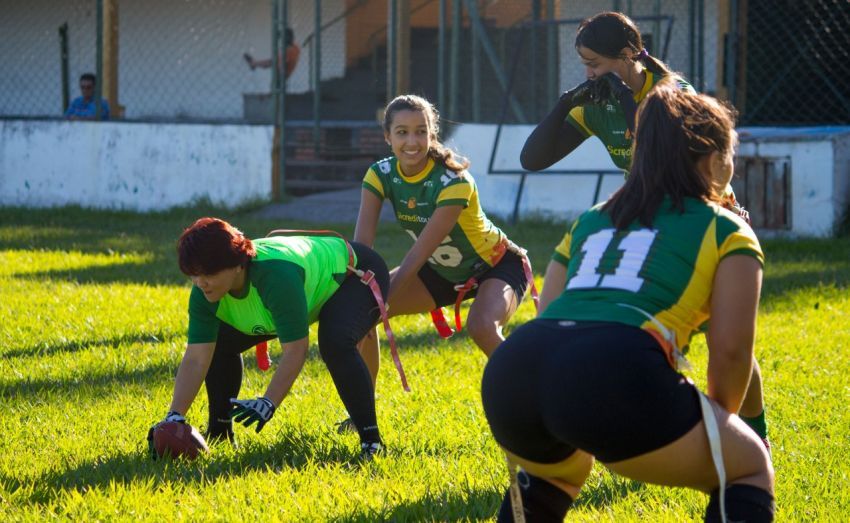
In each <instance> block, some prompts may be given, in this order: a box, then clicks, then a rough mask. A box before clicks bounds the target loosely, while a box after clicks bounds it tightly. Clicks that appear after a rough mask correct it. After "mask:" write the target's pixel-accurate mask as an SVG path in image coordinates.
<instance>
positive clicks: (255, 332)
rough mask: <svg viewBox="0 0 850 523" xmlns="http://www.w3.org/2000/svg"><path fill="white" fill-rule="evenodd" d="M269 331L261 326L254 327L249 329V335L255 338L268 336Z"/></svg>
mask: <svg viewBox="0 0 850 523" xmlns="http://www.w3.org/2000/svg"><path fill="white" fill-rule="evenodd" d="M268 333H269V331H267V330H266V328H265V327H263V326H262V325H254V328H252V329H251V334H253V335H255V336H262V335H263V334H268Z"/></svg>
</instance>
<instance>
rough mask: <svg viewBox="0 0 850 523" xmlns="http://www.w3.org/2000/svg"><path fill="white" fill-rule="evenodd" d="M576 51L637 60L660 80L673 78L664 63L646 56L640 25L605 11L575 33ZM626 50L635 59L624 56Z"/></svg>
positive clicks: (622, 16)
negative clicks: (665, 77)
mask: <svg viewBox="0 0 850 523" xmlns="http://www.w3.org/2000/svg"><path fill="white" fill-rule="evenodd" d="M575 47H576V49H578V48H579V47H586V48H588V49H590V50H591V51H593V52H594V53H596V54H599V55H602V56H604V57H606V58H637V59H638V60H640V61H641V62H642V63H643V65H644V67H646V68H647V69H648V70H650V71H652V72H653V73H655V74H657V75H659V76H667V75H669V74H670V68H669V67H667V65H665V64H664V62H662V61H661V60H659V59H658V58H655V57H654V56H651V55H650V54H648V53H646V51H645V50H644V48H643V38H641V36H640V31H638V28H637V25H635V23H634V21H632V19H631V18H629V17H628V16H626V15H624V14H623V13H618V12H615V11H603V12H601V13H599V14H597V15H594V16H591V17H590V18H586V19H584V20H583V21H582V22H581V24H580V25H579V26H578V31H577V32H576V42H575ZM623 48H629V49H631V50H632V51H633V52H634V55H633V56H623V54H622V51H623Z"/></svg>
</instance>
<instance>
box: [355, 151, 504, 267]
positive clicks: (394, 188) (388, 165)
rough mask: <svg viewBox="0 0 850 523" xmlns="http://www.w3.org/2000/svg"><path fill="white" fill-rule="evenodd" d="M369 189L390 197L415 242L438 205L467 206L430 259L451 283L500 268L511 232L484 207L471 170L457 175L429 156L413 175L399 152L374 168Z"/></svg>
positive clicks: (365, 181)
mask: <svg viewBox="0 0 850 523" xmlns="http://www.w3.org/2000/svg"><path fill="white" fill-rule="evenodd" d="M363 188H364V189H367V190H369V191H371V192H372V193H374V194H375V195H376V196H377V197H378V198H380V199H381V200H383V199H384V198H386V199H389V200H390V203H392V206H393V210H394V211H395V216H396V219H397V220H398V222H399V224H401V227H402V229H404V230H405V231H407V233H408V234H409V235H410V237H411V238H412V239H413V241H416V239H417V238H418V237H419V235H420V234H421V233H422V230H423V229H424V228H425V226H426V225H428V221H429V220H430V219H431V215H432V214H434V211H435V210H437V208H439V207H442V206H445V205H460V206H462V207H463V211H461V213H460V217H458V220H457V223H456V224H455V226H454V227H452V230H451V231H450V232H449V235H448V236H446V237H445V239H444V240H443V242H442V243H441V244H440V246H439V247H437V249H436V250H435V251H434V253H433V254H432V255H431V257H430V258H428V263H429V264H430V266H431V268H433V269H434V270H435V271H436V272H437V274H439V275H440V276H442V277H443V278H445V279H447V280H449V281H452V282H464V281H466V280H467V279H468V278H469V277H471V276H473V275H476V274H479V273H481V272H483V271H485V270H487V269H488V268H490V267H492V266H494V265H495V264H496V263H498V262H499V260H500V259H501V257H502V255H503V254H504V253H505V249H506V246H507V241H506V238H505V234H504V233H503V232H502V231H501V230H500V229H499V228H498V227H496V226H495V225H493V223H492V222H491V221H490V220H489V219H488V218H487V216H486V215H485V214H484V211H483V210H482V209H481V203H480V202H479V201H478V188H477V187H476V186H475V180H473V179H472V176H471V175H470V174H469V173H461V174H458V173H455V172H453V171H451V170H449V169H446V168H445V167H444V166H442V165H439V164H437V163H435V162H434V161H433V160H432V159H430V158H429V159H428V164H427V165H426V166H425V168H424V169H423V170H422V172H420V173H418V174H415V175H413V176H407V175H405V174H404V173H403V172H401V169H400V168H399V166H398V160H397V159H396V158H395V157H394V156H393V157H390V158H386V159H384V160H381V161H379V162H377V163H375V164H374V165H372V166H371V167H369V170H368V171H367V172H366V176H365V177H364V178H363Z"/></svg>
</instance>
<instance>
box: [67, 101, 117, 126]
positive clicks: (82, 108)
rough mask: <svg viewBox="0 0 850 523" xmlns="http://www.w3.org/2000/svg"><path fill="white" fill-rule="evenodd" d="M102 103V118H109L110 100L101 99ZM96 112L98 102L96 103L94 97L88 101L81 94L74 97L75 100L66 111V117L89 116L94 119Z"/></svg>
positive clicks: (88, 117)
mask: <svg viewBox="0 0 850 523" xmlns="http://www.w3.org/2000/svg"><path fill="white" fill-rule="evenodd" d="M100 104H101V108H100V117H101V118H100V119H101V120H109V102H107V101H106V100H101V102H100ZM96 113H97V104H95V103H94V98H92V99H91V100H89V101H88V102H86V101H85V98H83V97H82V96H79V97H77V98H74V101H73V102H71V105H69V106H68V110H67V111H65V117H66V118H70V117H71V116H76V117H78V118H87V119H90V120H93V119H94V117H95V114H96Z"/></svg>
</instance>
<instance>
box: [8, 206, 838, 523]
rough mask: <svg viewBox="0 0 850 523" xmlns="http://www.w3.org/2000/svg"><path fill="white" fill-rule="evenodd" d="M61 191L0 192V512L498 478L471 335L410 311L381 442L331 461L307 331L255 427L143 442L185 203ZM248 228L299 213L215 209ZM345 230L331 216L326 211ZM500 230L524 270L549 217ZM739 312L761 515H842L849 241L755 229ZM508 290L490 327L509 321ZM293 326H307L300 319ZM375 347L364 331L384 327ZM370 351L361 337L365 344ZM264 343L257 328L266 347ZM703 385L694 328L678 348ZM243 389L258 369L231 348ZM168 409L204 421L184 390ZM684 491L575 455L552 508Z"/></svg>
mask: <svg viewBox="0 0 850 523" xmlns="http://www.w3.org/2000/svg"><path fill="white" fill-rule="evenodd" d="M209 213H213V214H216V213H218V211H214V210H211V209H197V208H196V209H183V210H178V211H174V212H170V213H164V214H152V215H136V214H131V213H108V212H92V211H83V210H80V209H59V210H44V211H33V210H22V209H0V358H2V359H0V369H1V370H2V372H0V398H2V403H0V405H2V411H0V423H2V427H3V437H2V438H0V520H2V521H24V520H30V521H32V520H44V519H54V520H131V519H132V520H146V521H147V520H151V521H156V520H169V521H171V520H174V521H197V520H210V521H231V520H242V519H244V520H263V521H265V520H303V521H315V520H359V521H372V520H398V521H405V520H407V521H410V520H486V519H491V518H492V517H493V516H494V514H495V512H496V510H497V507H498V505H499V503H500V500H501V496H502V492H503V489H504V487H505V486H506V484H507V472H506V469H505V467H504V466H503V462H502V458H501V455H500V453H499V450H498V448H497V446H496V444H495V443H494V442H493V440H492V439H491V438H490V436H489V432H488V429H487V424H486V420H485V418H484V416H483V413H482V410H481V406H480V399H479V392H478V387H479V379H480V375H481V371H482V368H483V365H484V357H483V355H482V354H481V353H480V352H479V351H478V350H477V349H476V348H475V346H474V345H473V343H472V341H471V340H470V339H469V338H468V337H466V336H465V335H461V336H459V337H456V338H453V339H452V340H449V341H442V340H440V339H439V338H438V337H437V335H436V333H435V332H434V331H433V329H432V327H431V326H430V322H429V319H428V318H427V315H423V316H419V317H407V318H399V319H396V320H394V329H395V331H396V333H397V335H398V337H399V344H400V347H401V350H402V358H403V360H404V364H405V370H406V371H407V373H408V378H409V380H410V383H411V385H412V387H413V392H412V393H410V394H406V393H404V392H403V391H402V390H401V387H400V385H399V382H398V377H397V375H396V374H395V370H394V368H393V365H392V363H391V360H390V358H389V357H388V354H387V353H386V351H384V358H383V365H382V371H381V377H380V381H379V390H378V394H379V397H378V417H379V422H380V424H381V427H382V432H383V435H384V438H385V440H386V441H387V443H388V444H389V448H390V452H389V454H388V455H387V456H386V457H384V458H382V459H380V460H378V461H377V462H375V463H371V464H365V465H362V466H357V465H353V464H352V461H353V458H354V457H355V456H356V451H357V438H356V436H353V435H343V436H340V435H337V434H336V432H335V430H334V424H335V422H337V421H339V420H341V419H342V418H343V417H345V411H344V409H343V407H342V405H341V403H340V401H339V399H338V397H337V395H336V392H335V390H334V388H333V384H332V382H331V380H330V378H329V376H328V373H327V371H326V370H325V368H324V366H323V364H322V363H321V361H320V360H319V359H318V356H317V351H316V348H315V346H313V347H312V348H311V357H310V359H309V360H308V362H307V365H306V367H305V369H304V372H303V374H302V375H301V377H300V378H299V379H298V381H297V382H296V384H295V387H294V389H293V391H292V393H291V395H290V396H289V397H288V398H287V399H286V400H285V402H284V404H283V406H282V407H281V408H280V409H279V411H278V414H277V415H276V416H275V418H274V420H273V421H272V422H271V423H270V424H269V425H268V426H267V427H266V428H265V429H264V430H263V432H262V433H261V434H259V435H256V434H254V432H253V431H249V430H239V429H237V430H238V432H237V436H238V438H239V440H240V443H241V446H240V448H238V449H236V450H234V449H232V448H230V447H229V446H227V445H223V446H218V447H215V448H214V449H213V452H212V453H211V454H209V455H207V456H203V457H202V458H200V459H198V460H197V461H195V462H184V461H175V462H170V461H167V462H161V461H160V462H152V461H150V460H149V459H148V458H147V456H146V454H145V452H144V438H145V434H146V432H147V429H148V427H149V426H150V425H151V424H152V423H154V422H155V421H157V420H159V419H161V418H162V416H163V415H164V413H165V410H166V409H167V407H168V403H169V401H170V394H171V387H172V383H173V376H174V373H175V371H176V368H177V364H178V362H179V360H180V357H181V355H182V350H183V346H184V343H185V342H184V338H183V336H184V331H185V328H186V314H185V310H186V304H187V299H188V293H189V283H188V282H187V280H186V279H185V278H184V277H183V276H182V275H181V274H180V273H179V271H178V270H177V267H176V256H175V253H174V244H175V240H176V238H177V236H178V235H179V234H180V232H181V230H182V229H183V227H185V226H186V225H188V224H189V223H190V222H191V221H192V220H193V219H194V218H196V217H198V216H201V215H204V214H209ZM221 215H222V217H224V218H226V219H229V220H231V221H232V222H233V223H235V224H236V225H237V226H239V227H241V228H242V229H243V230H244V231H245V232H246V233H247V234H248V235H250V236H260V235H263V234H264V233H265V232H266V231H267V230H269V229H272V228H276V227H282V226H286V227H308V228H317V226H316V225H315V224H298V223H280V222H272V221H258V220H255V219H252V218H251V217H250V215H248V214H245V213H242V214H232V213H226V212H222V213H221ZM329 227H332V228H335V229H337V230H339V231H340V232H343V233H344V234H347V235H350V234H351V231H352V226H351V225H350V224H348V225H344V226H339V225H337V226H334V225H332V224H331V225H329ZM506 230H507V231H508V233H509V234H510V235H511V237H513V238H514V239H515V240H517V241H518V243H520V244H522V245H524V246H525V247H527V248H528V249H529V250H530V253H531V257H532V260H533V261H534V266H535V272H536V273H537V275H538V285H539V284H540V283H541V282H540V280H539V276H540V274H542V272H543V269H544V267H545V264H546V263H547V260H548V256H549V254H550V253H551V249H552V247H553V246H554V245H555V244H556V243H557V241H558V240H559V239H560V237H561V234H562V232H563V227H562V226H558V225H552V224H548V223H545V222H534V223H525V224H522V225H519V226H517V227H507V228H506ZM378 238H379V242H378V243H377V245H376V248H377V249H378V250H379V252H381V253H382V254H383V255H384V256H385V257H386V258H387V259H388V261H389V263H391V264H393V263H398V262H399V261H400V259H401V257H402V255H403V254H404V250H405V248H406V247H407V246H408V244H409V240H408V239H407V237H406V235H404V234H403V233H402V232H401V231H400V229H398V227H397V226H395V225H394V224H391V225H382V228H381V230H380V232H379V235H378ZM764 248H765V251H766V256H767V260H768V265H767V269H766V280H765V286H764V296H763V301H762V311H761V312H762V313H761V316H760V319H759V333H758V342H757V352H758V357H759V360H760V362H761V365H762V369H763V374H764V378H765V393H766V396H767V404H768V422H769V426H770V436H771V440H772V442H773V445H774V451H773V453H774V454H773V455H774V459H775V467H776V472H777V486H776V491H777V500H778V512H777V519H778V520H780V521H846V520H847V519H848V518H850V478H848V472H849V471H850V466H848V462H850V460H848V458H847V455H848V451H850V448H849V447H850V415H848V408H847V405H846V404H847V402H848V399H850V381H848V376H850V357H848V350H847V347H848V346H850V322H849V321H848V318H849V317H850V315H848V313H849V312H850V295H848V283H850V241H848V240H846V239H839V240H805V241H796V242H793V241H781V240H771V241H767V242H765V244H764ZM532 316H533V307H532V306H531V304H530V303H529V302H526V303H524V304H523V305H522V306H521V308H520V310H519V312H518V314H517V315H516V316H515V318H514V319H513V320H512V322H511V327H514V326H516V325H519V324H520V323H522V322H524V321H527V320H529V319H531V317H532ZM311 339H313V340H315V331H313V336H311ZM384 349H385V347H384ZM382 350H383V349H382ZM272 353H273V356H276V355H278V354H279V347H278V346H277V345H273V346H272ZM691 359H692V362H693V363H694V366H695V369H696V371H695V372H694V374H693V377H694V379H695V380H696V381H697V382H698V383H703V382H704V380H703V374H704V369H705V346H704V344H700V343H698V344H697V345H696V346H695V347H694V349H693V350H692V352H691ZM246 367H247V371H246V375H245V381H244V385H243V395H244V396H250V395H254V394H258V393H261V392H262V391H263V390H264V387H265V384H266V382H267V380H268V378H269V374H264V373H262V372H260V371H258V370H257V369H256V366H255V364H254V361H253V358H252V357H251V356H250V355H249V356H247V357H246ZM189 419H190V421H191V422H192V423H193V424H195V425H197V426H203V425H204V424H205V422H206V398H205V395H204V394H203V393H201V394H200V395H199V397H198V399H197V400H196V402H195V404H194V406H193V407H192V410H191V411H190V412H189ZM705 503H706V497H705V496H704V495H702V494H699V493H695V492H691V491H686V490H683V489H676V490H672V489H662V488H659V487H653V486H646V485H643V484H639V483H635V482H632V481H628V480H625V479H622V478H619V477H614V476H612V475H611V474H610V473H608V472H606V471H605V470H604V469H603V468H601V467H598V466H597V467H596V468H595V469H594V472H593V474H592V476H591V478H590V480H589V482H588V485H587V487H586V489H585V491H584V492H583V493H582V496H581V497H580V498H579V500H578V501H577V503H576V504H575V505H574V510H573V511H572V512H571V513H570V517H569V519H570V520H571V521H593V522H598V521H684V520H701V517H702V512H703V507H704V505H705Z"/></svg>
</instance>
